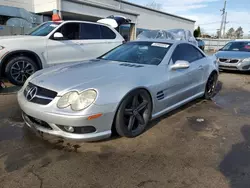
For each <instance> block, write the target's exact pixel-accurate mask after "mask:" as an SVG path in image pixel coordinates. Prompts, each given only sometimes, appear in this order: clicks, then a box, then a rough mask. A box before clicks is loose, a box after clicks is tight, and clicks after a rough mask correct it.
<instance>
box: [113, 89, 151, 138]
mask: <svg viewBox="0 0 250 188" xmlns="http://www.w3.org/2000/svg"><path fill="white" fill-rule="evenodd" d="M141 92H143V93H145V94H146V96H147V98H148V101H149V103H148V109H149V112H148V115H147V118H146V119H145V124H144V125H143V126H141V127H140V129H138V130H137V131H136V132H130V131H128V129H127V126H126V125H125V124H124V120H123V118H124V117H123V113H124V109H125V107H126V105H127V104H128V102H129V101H130V100H131V98H132V97H133V96H135V95H137V94H139V93H141ZM151 115H152V102H151V97H150V95H149V94H148V92H147V91H146V90H144V89H138V90H134V91H132V92H130V93H129V94H128V95H127V96H126V97H125V98H124V99H123V101H122V102H121V104H120V106H119V108H118V110H117V113H116V117H115V128H116V131H117V133H118V134H119V135H120V136H124V137H128V138H133V137H136V136H138V135H140V134H142V133H143V132H144V131H145V129H146V127H147V125H148V123H149V121H150V119H151Z"/></svg>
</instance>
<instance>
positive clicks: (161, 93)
mask: <svg viewBox="0 0 250 188" xmlns="http://www.w3.org/2000/svg"><path fill="white" fill-rule="evenodd" d="M156 97H157V99H158V100H159V101H160V100H162V99H164V93H163V91H159V92H158V93H157V94H156Z"/></svg>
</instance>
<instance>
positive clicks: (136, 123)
mask: <svg viewBox="0 0 250 188" xmlns="http://www.w3.org/2000/svg"><path fill="white" fill-rule="evenodd" d="M149 102H150V101H148V97H147V96H145V95H144V94H143V93H139V94H136V95H134V96H133V97H131V100H129V102H128V104H127V105H126V107H125V109H124V124H125V126H126V127H127V130H128V131H129V132H136V131H137V130H138V129H141V128H144V126H145V124H146V122H147V121H148V118H149V117H148V115H149V108H148V104H149Z"/></svg>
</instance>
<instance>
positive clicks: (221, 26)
mask: <svg viewBox="0 0 250 188" xmlns="http://www.w3.org/2000/svg"><path fill="white" fill-rule="evenodd" d="M226 6H227V0H225V2H224V7H223V9H222V10H220V11H222V14H221V15H222V19H221V25H220V33H219V38H221V36H222V29H223V24H224V18H225V12H226Z"/></svg>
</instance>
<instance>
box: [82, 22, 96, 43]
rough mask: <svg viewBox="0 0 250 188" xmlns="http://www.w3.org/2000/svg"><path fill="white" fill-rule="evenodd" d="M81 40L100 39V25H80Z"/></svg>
mask: <svg viewBox="0 0 250 188" xmlns="http://www.w3.org/2000/svg"><path fill="white" fill-rule="evenodd" d="M81 39H86V40H90V39H101V32H100V25H97V24H89V23H82V24H81Z"/></svg>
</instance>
